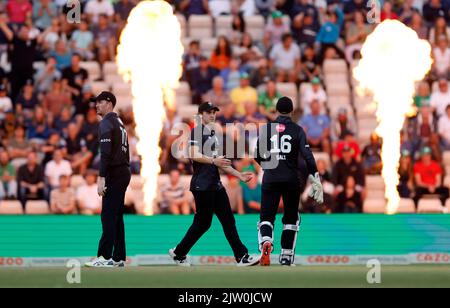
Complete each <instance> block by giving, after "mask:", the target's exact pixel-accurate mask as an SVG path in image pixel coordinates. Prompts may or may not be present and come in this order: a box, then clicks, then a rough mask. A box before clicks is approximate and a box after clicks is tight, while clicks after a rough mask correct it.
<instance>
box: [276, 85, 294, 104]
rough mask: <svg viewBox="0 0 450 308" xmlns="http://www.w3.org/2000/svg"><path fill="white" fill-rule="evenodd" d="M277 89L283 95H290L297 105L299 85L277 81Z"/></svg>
mask: <svg viewBox="0 0 450 308" xmlns="http://www.w3.org/2000/svg"><path fill="white" fill-rule="evenodd" d="M277 90H278V92H280V94H281V95H283V96H288V97H289V98H291V99H292V101H293V103H294V106H297V100H298V99H297V96H298V92H297V86H296V85H295V83H293V82H279V83H277Z"/></svg>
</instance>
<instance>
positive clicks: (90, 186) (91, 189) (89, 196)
mask: <svg viewBox="0 0 450 308" xmlns="http://www.w3.org/2000/svg"><path fill="white" fill-rule="evenodd" d="M84 179H85V181H86V184H83V185H81V186H80V187H78V190H77V195H76V200H77V202H78V210H79V212H80V214H83V215H98V214H100V213H101V211H102V198H101V197H100V196H99V195H98V193H97V173H96V172H95V171H94V170H88V171H87V172H86V175H85V176H84Z"/></svg>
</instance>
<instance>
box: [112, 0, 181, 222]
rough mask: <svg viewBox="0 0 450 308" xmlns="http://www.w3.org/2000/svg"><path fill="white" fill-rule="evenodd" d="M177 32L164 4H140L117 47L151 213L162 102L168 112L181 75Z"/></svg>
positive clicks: (163, 111) (176, 21)
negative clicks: (130, 99) (128, 83)
mask: <svg viewBox="0 0 450 308" xmlns="http://www.w3.org/2000/svg"><path fill="white" fill-rule="evenodd" d="M182 55H183V45H182V44H181V28H180V24H179V22H178V19H177V18H176V16H175V15H174V14H173V10H172V7H171V6H170V5H169V4H168V3H167V2H165V1H142V2H140V3H139V4H138V5H137V6H136V7H135V8H134V9H133V10H132V11H131V13H130V16H129V18H128V21H127V25H126V26H125V28H124V30H123V32H122V34H121V36H120V44H119V46H118V48H117V64H118V67H119V73H120V74H121V75H122V76H123V78H124V79H125V80H126V81H131V88H132V95H133V112H134V117H135V122H136V134H137V136H138V138H139V143H138V146H137V149H138V152H139V154H140V155H141V157H142V168H141V176H142V177H143V179H144V202H145V214H148V215H151V214H152V205H153V201H154V199H155V196H156V191H157V179H158V175H159V173H160V166H159V156H160V153H161V149H160V148H159V138H160V133H161V130H162V125H163V120H164V118H165V109H164V102H165V103H166V105H167V107H168V108H174V89H175V88H176V87H178V80H179V78H180V76H181V73H182V66H181V60H182Z"/></svg>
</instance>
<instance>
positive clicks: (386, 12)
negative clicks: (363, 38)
mask: <svg viewBox="0 0 450 308" xmlns="http://www.w3.org/2000/svg"><path fill="white" fill-rule="evenodd" d="M380 17H381V21H385V20H386V19H393V20H397V19H398V15H397V13H396V12H394V11H393V9H392V4H391V3H390V2H388V1H386V2H384V4H383V9H382V11H381V16H380Z"/></svg>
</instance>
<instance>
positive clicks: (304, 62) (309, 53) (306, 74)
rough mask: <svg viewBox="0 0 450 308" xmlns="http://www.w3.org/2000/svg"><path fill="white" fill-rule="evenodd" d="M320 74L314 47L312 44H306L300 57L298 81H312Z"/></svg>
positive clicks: (320, 70)
mask: <svg viewBox="0 0 450 308" xmlns="http://www.w3.org/2000/svg"><path fill="white" fill-rule="evenodd" d="M321 74H322V69H321V68H320V63H319V61H318V59H317V56H316V52H315V50H314V48H313V47H312V46H306V47H305V50H304V51H303V55H302V58H301V65H300V82H312V81H313V80H315V78H317V76H320V75H321ZM319 81H320V79H319ZM316 82H317V81H316Z"/></svg>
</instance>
